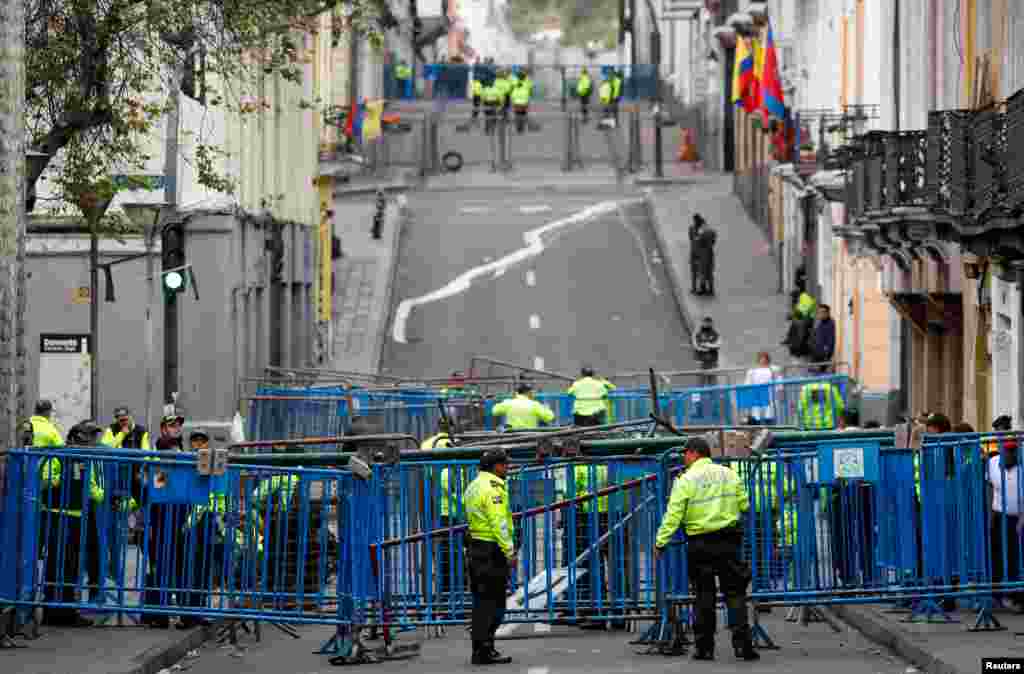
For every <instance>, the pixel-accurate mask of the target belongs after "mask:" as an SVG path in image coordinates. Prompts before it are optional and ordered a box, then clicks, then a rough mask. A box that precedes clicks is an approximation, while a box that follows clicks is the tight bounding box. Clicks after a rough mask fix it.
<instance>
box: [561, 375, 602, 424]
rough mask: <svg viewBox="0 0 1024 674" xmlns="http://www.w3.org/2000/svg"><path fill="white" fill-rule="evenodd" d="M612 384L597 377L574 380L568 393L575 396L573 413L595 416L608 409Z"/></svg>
mask: <svg viewBox="0 0 1024 674" xmlns="http://www.w3.org/2000/svg"><path fill="white" fill-rule="evenodd" d="M610 386H611V384H609V383H608V382H606V381H604V380H601V379H597V378H596V377H583V378H581V379H577V380H576V381H574V382H573V384H572V386H570V387H569V390H568V391H567V393H568V394H569V395H571V396H572V397H573V398H574V402H573V405H572V411H573V414H578V415H580V416H583V417H590V416H594V415H595V414H600V413H601V412H604V411H607V409H608V391H609V387H610Z"/></svg>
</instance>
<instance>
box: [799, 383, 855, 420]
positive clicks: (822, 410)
mask: <svg viewBox="0 0 1024 674" xmlns="http://www.w3.org/2000/svg"><path fill="white" fill-rule="evenodd" d="M845 407H846V403H845V402H844V401H843V394H842V393H841V392H840V391H839V387H838V386H836V385H835V384H833V383H832V382H831V381H813V382H810V383H807V384H804V385H803V386H802V387H801V388H800V399H799V401H798V402H797V411H798V412H799V414H800V423H801V425H802V426H803V429H804V430H808V431H830V430H832V429H834V428H835V427H836V423H837V421H838V420H839V418H840V416H841V415H842V413H843V410H844V409H845Z"/></svg>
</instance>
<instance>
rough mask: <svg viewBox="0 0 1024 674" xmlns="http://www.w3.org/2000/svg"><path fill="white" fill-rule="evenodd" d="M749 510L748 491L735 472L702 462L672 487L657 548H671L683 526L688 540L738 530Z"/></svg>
mask: <svg viewBox="0 0 1024 674" xmlns="http://www.w3.org/2000/svg"><path fill="white" fill-rule="evenodd" d="M749 509H750V501H749V500H748V498H747V488H746V486H745V485H744V484H743V480H742V479H741V478H740V476H739V475H737V474H736V472H735V471H733V470H732V469H731V468H727V467H726V466H720V465H718V464H715V463H712V461H711V459H709V458H701V459H698V460H696V461H694V462H693V463H692V464H691V465H690V467H689V469H687V471H686V472H685V473H683V474H682V475H680V476H679V477H677V478H676V481H675V484H673V485H672V494H671V496H669V500H668V509H667V510H666V511H665V517H664V518H663V519H662V520H661V527H660V528H659V529H658V536H657V539H656V540H655V545H656V546H657V547H659V548H663V547H665V546H666V545H668V542H669V541H670V540H671V539H672V536H673V535H674V534H675V532H676V530H677V529H678V528H679V526H680V525H682V526H683V527H684V531H685V532H686V534H687V535H688V536H697V535H700V534H707V533H711V532H713V531H719V530H721V529H726V528H728V527H731V526H734V525H735V524H736V523H737V522H739V519H740V514H741V513H745V512H747V510H749Z"/></svg>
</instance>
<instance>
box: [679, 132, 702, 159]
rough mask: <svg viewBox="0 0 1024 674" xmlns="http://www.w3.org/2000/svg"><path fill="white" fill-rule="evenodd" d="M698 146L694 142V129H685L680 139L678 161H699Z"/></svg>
mask: <svg viewBox="0 0 1024 674" xmlns="http://www.w3.org/2000/svg"><path fill="white" fill-rule="evenodd" d="M697 159H698V156H697V145H696V144H695V143H694V142H693V129H683V135H682V138H680V139H679V154H678V157H677V160H678V161H697Z"/></svg>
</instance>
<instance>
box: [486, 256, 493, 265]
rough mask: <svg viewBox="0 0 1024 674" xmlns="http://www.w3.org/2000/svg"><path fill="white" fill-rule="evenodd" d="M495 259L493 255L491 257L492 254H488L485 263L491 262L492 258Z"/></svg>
mask: <svg viewBox="0 0 1024 674" xmlns="http://www.w3.org/2000/svg"><path fill="white" fill-rule="evenodd" d="M493 259H494V258H493V257H491V256H490V255H488V256H487V257H485V258H484V264H487V263H488V262H490V261H491V260H493Z"/></svg>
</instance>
